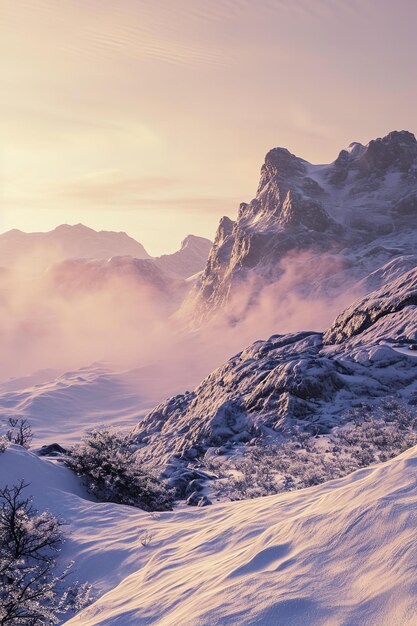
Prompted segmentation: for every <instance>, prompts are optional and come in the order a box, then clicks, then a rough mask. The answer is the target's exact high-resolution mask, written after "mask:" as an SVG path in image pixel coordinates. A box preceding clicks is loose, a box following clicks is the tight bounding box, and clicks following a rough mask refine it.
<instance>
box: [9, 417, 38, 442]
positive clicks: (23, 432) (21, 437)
mask: <svg viewBox="0 0 417 626" xmlns="http://www.w3.org/2000/svg"><path fill="white" fill-rule="evenodd" d="M7 425H8V427H9V429H8V430H7V432H6V438H7V439H8V441H10V443H15V444H17V445H18V446H23V447H24V448H30V444H31V443H32V439H33V433H32V429H31V427H30V424H29V422H28V421H27V419H24V418H22V419H19V418H17V417H9V419H8V420H7Z"/></svg>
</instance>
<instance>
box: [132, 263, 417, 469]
mask: <svg viewBox="0 0 417 626" xmlns="http://www.w3.org/2000/svg"><path fill="white" fill-rule="evenodd" d="M415 346H417V268H415V269H414V270H411V271H410V272H407V273H406V274H404V275H403V276H402V277H400V278H399V279H397V280H396V281H394V282H392V283H390V284H389V285H387V286H386V287H384V288H382V289H380V290H378V291H376V292H374V293H371V294H370V295H369V296H368V297H367V298H365V299H364V300H363V301H360V302H358V303H356V304H354V305H352V307H350V308H349V309H347V310H346V311H345V312H344V313H342V314H341V315H340V316H339V317H338V318H337V320H336V321H335V323H334V324H333V325H332V327H331V328H330V329H329V330H328V331H327V332H326V333H325V334H324V336H323V335H322V334H321V333H315V332H301V333H295V334H289V335H274V336H272V337H270V339H269V340H267V341H257V342H255V343H254V344H253V345H252V346H250V347H249V348H247V349H246V350H243V351H242V352H241V353H239V354H237V355H236V356H234V357H233V358H232V359H230V360H229V361H228V362H227V363H225V364H224V365H223V366H221V367H220V368H218V369H217V370H215V371H214V372H213V373H212V374H210V375H209V376H208V377H207V378H206V379H205V380H204V381H203V382H202V383H201V384H200V385H199V386H198V387H197V388H196V389H195V390H194V391H193V392H187V393H185V394H183V395H179V396H176V397H174V398H171V399H170V400H168V401H167V402H165V403H162V404H161V405H159V406H158V407H156V408H155V409H154V410H153V411H151V412H150V413H149V414H148V415H147V416H146V418H145V419H144V420H143V421H141V422H140V423H139V424H138V425H137V428H136V436H137V440H138V443H139V444H140V445H141V449H140V454H141V455H143V456H144V457H149V458H150V457H152V458H155V457H156V458H159V459H164V460H167V459H168V458H169V457H170V456H171V455H176V456H179V457H183V458H185V459H187V460H188V461H192V460H193V459H196V458H201V457H202V456H203V455H204V454H205V453H206V452H207V450H208V449H209V448H213V447H219V446H223V445H226V444H227V445H228V446H230V445H236V444H239V443H244V442H250V441H251V440H252V439H258V440H259V438H260V439H262V438H265V437H267V436H270V435H273V434H275V435H276V436H277V437H280V436H281V437H282V436H283V435H284V436H285V435H286V434H288V433H289V432H291V430H292V429H293V427H294V426H298V427H299V428H301V429H302V430H305V431H307V432H310V433H314V434H318V433H327V432H329V430H330V429H331V428H332V427H333V426H335V425H339V424H342V423H343V420H344V419H346V417H345V415H346V412H347V410H348V409H350V408H352V407H354V406H358V405H363V404H366V403H369V404H372V403H373V402H375V400H381V399H387V398H394V397H401V398H403V399H407V398H408V399H411V398H412V397H414V395H415V394H416V391H417V358H416V357H417V352H414V351H413V348H415Z"/></svg>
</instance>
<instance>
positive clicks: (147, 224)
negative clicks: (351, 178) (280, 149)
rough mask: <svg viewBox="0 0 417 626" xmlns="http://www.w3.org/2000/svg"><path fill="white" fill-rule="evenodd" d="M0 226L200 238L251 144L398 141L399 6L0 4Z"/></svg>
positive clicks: (169, 241) (405, 14) (227, 198)
mask: <svg viewBox="0 0 417 626" xmlns="http://www.w3.org/2000/svg"><path fill="white" fill-rule="evenodd" d="M0 20H1V37H0V39H1V43H0V46H1V50H0V52H1V55H2V66H1V73H2V79H3V89H2V93H1V95H0V114H1V120H2V127H1V128H2V146H1V152H0V159H1V160H0V166H1V170H0V184H1V201H2V206H1V214H0V230H8V229H10V228H21V229H22V230H48V229H51V228H53V227H55V226H57V225H58V224H60V223H63V222H67V223H77V222H83V223H85V224H86V225H88V226H91V227H93V228H97V229H111V230H125V231H127V232H128V233H129V234H131V235H132V236H134V237H135V238H137V239H138V240H139V241H141V242H142V243H143V244H144V245H145V247H146V248H147V249H148V251H149V252H150V253H151V254H160V253H162V252H165V251H172V250H174V249H176V248H178V245H179V242H180V240H181V239H182V238H183V237H184V236H185V235H186V234H188V233H190V232H192V233H194V234H197V235H203V236H207V237H211V238H212V237H213V236H214V232H215V229H216V226H217V223H218V220H219V218H220V217H221V216H222V215H224V214H227V215H230V216H231V217H233V216H234V215H235V213H236V209H237V206H238V203H239V202H240V201H247V200H250V199H251V198H252V197H253V195H254V193H255V191H256V186H257V182H258V173H259V168H260V165H261V163H262V160H263V157H264V155H265V153H266V152H267V150H268V149H270V148H272V147H273V146H276V145H284V146H286V147H288V148H289V149H290V150H291V151H292V152H295V153H296V154H299V155H300V156H303V157H304V158H307V159H309V160H310V161H313V162H329V161H331V160H333V159H334V158H335V157H336V156H337V153H338V151H339V149H340V148H342V147H343V146H345V145H347V144H349V143H350V142H351V141H354V140H357V141H362V142H364V143H366V142H367V141H369V139H371V138H372V137H375V136H381V135H383V134H385V133H386V132H388V131H390V130H393V129H403V128H405V129H408V130H411V131H413V130H415V109H416V100H417V97H416V96H417V85H416V81H415V76H416V74H415V59H416V48H417V44H416V39H415V33H414V29H415V24H416V22H417V4H416V3H415V2H414V1H412V0H400V1H399V2H396V3H395V4H394V3H392V2H389V1H388V0H361V1H359V0H350V1H349V2H345V1H341V0H333V1H330V0H315V1H314V2H312V1H311V0H260V1H259V2H247V1H246V0H213V1H212V2H210V3H207V2H205V1H204V2H203V1H202V0H176V1H175V2H172V0H161V1H159V2H157V3H153V2H150V1H148V0H118V1H116V0H60V2H55V1H54V0H22V2H18V3H17V2H14V1H13V0H3V2H2V4H1V9H0Z"/></svg>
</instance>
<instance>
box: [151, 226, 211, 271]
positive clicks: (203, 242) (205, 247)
mask: <svg viewBox="0 0 417 626" xmlns="http://www.w3.org/2000/svg"><path fill="white" fill-rule="evenodd" d="M211 246H212V242H211V241H210V240H209V239H205V238H204V237H196V236H195V235H188V236H187V237H186V238H185V239H184V240H183V241H182V242H181V248H180V249H179V250H177V252H174V253H173V254H163V255H162V256H160V257H156V258H155V259H154V262H155V263H156V265H157V266H158V267H159V268H161V269H162V270H163V271H164V272H167V273H168V274H173V275H174V276H178V277H180V278H189V277H190V276H193V275H194V274H197V273H198V272H201V271H203V269H204V268H205V266H206V263H207V258H208V255H209V252H210V250H211Z"/></svg>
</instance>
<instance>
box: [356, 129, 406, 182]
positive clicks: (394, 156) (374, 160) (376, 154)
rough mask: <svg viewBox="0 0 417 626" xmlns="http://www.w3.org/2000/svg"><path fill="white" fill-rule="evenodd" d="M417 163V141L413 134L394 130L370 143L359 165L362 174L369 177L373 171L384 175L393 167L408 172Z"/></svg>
mask: <svg viewBox="0 0 417 626" xmlns="http://www.w3.org/2000/svg"><path fill="white" fill-rule="evenodd" d="M416 161H417V141H416V138H415V136H414V135H413V133H410V132H409V131H407V130H400V131H398V130H394V131H391V132H390V133H388V135H385V137H379V138H378V139H373V140H372V141H370V142H369V143H368V145H367V146H366V149H365V151H364V152H363V154H362V155H361V157H360V159H359V164H360V168H361V170H362V173H363V174H365V175H367V174H369V173H371V172H372V171H375V172H376V173H384V172H386V171H387V170H388V169H389V168H391V167H395V169H398V170H399V171H400V172H407V171H408V170H409V169H410V167H411V166H412V165H413V164H414V163H415V162H416Z"/></svg>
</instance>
